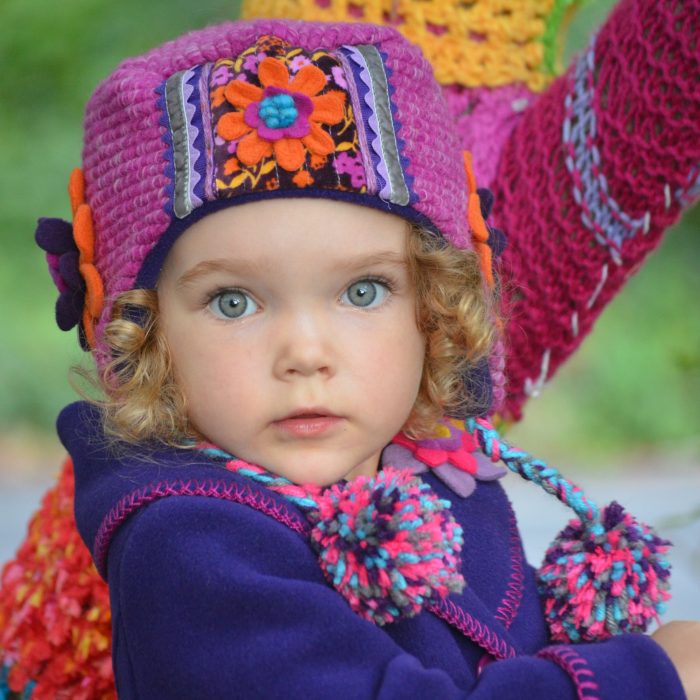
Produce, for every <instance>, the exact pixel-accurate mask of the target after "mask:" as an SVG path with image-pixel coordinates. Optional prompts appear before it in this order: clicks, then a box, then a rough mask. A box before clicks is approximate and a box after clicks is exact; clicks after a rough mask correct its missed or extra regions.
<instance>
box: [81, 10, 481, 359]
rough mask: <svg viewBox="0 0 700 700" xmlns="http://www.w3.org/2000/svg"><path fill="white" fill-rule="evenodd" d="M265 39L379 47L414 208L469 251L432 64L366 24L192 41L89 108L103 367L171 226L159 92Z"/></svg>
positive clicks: (460, 184)
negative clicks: (112, 335) (142, 273)
mask: <svg viewBox="0 0 700 700" xmlns="http://www.w3.org/2000/svg"><path fill="white" fill-rule="evenodd" d="M264 34H272V35H276V36H279V37H280V38H282V39H284V40H287V41H288V42H290V43H291V44H292V45H295V46H300V47H302V48H304V49H316V48H324V49H329V50H333V49H336V48H338V47H340V46H342V45H348V44H350V45H357V44H374V45H375V46H377V48H378V49H379V50H380V51H381V52H382V54H383V55H384V56H385V64H386V66H387V68H388V69H389V71H390V77H389V80H390V90H393V95H392V100H393V103H394V105H395V107H396V114H395V118H396V119H397V120H398V122H399V123H400V127H399V131H398V136H399V138H400V139H401V140H402V141H403V143H404V147H403V148H402V156H404V157H406V158H407V159H408V166H407V168H406V170H407V173H408V175H409V176H411V177H412V178H413V181H412V189H413V191H414V192H415V193H416V194H417V195H418V198H419V201H418V202H417V203H416V204H414V205H413V207H414V209H416V210H417V211H418V212H420V213H421V214H422V215H424V216H426V217H427V218H428V219H430V221H431V222H432V223H433V224H435V226H437V228H438V229H439V230H440V231H441V232H442V233H443V234H444V235H445V236H446V237H447V238H448V239H449V240H450V241H452V242H453V243H454V244H456V245H458V246H460V247H467V246H468V245H470V236H469V233H468V228H467V221H466V197H467V191H466V179H465V175H464V165H463V160H462V153H461V149H460V144H459V138H458V136H457V134H456V132H455V131H454V129H453V128H452V126H451V124H452V119H451V118H450V116H449V113H448V111H447V106H446V104H445V102H444V100H443V98H442V94H441V90H440V87H439V86H438V84H437V83H436V82H435V81H434V79H433V75H432V69H431V67H430V65H429V64H428V63H427V61H426V60H425V59H424V58H423V56H422V54H421V52H420V50H419V49H418V48H417V47H415V46H413V45H412V44H410V43H409V42H407V41H406V40H405V39H403V38H402V37H401V35H400V34H399V33H398V32H396V31H395V30H393V29H391V28H389V27H379V26H373V25H363V24H312V23H302V22H292V21H277V20H260V21H254V22H236V23H227V24H223V25H221V26H218V27H212V28H208V29H204V30H201V31H197V32H192V33H190V34H187V35H185V36H183V37H180V38H178V39H176V40H174V41H172V42H170V43H167V44H165V45H163V46H161V47H159V48H157V49H154V50H153V51H150V52H149V53H147V54H145V55H144V56H140V57H138V58H133V59H129V60H126V61H124V62H123V63H122V64H121V65H120V66H119V67H118V68H117V69H116V70H115V72H114V73H113V74H112V75H111V76H110V77H109V78H107V79H106V80H105V81H104V82H103V83H102V84H101V85H100V86H99V87H98V88H97V90H96V91H95V93H94V95H93V96H92V98H91V100H90V102H89V103H88V106H87V114H86V119H85V146H84V152H83V161H84V172H85V179H86V190H87V201H88V203H89V204H90V205H91V207H92V210H93V214H94V220H95V229H96V246H95V264H96V267H97V269H98V270H99V272H100V274H101V275H102V277H103V280H104V282H105V291H106V299H107V302H106V304H105V308H104V310H103V312H102V315H101V317H100V320H99V322H98V324H97V328H96V338H97V343H98V348H97V353H96V355H97V360H98V363H99V362H100V361H101V357H100V351H101V350H103V348H102V347H101V344H100V338H101V336H102V332H103V330H104V326H105V324H106V323H107V321H108V320H109V315H110V312H111V301H112V300H113V299H114V298H115V297H116V296H117V295H118V294H119V293H121V292H124V291H126V290H128V289H131V288H132V287H133V285H134V281H135V278H136V275H137V274H138V271H139V268H140V267H141V264H142V262H143V260H144V258H145V256H146V255H147V254H148V252H149V251H150V250H151V248H152V247H153V246H154V245H155V243H156V242H157V241H158V240H159V238H160V236H161V235H162V234H163V232H164V231H165V230H166V229H167V228H168V226H169V224H170V219H169V217H168V215H167V214H166V213H165V211H164V206H165V204H166V201H167V197H166V191H165V188H166V187H167V186H168V185H169V182H168V178H166V176H165V174H164V173H165V166H166V160H165V148H166V146H165V143H164V141H163V140H162V136H163V134H164V131H165V129H164V127H163V126H161V124H160V123H159V119H160V118H161V113H160V111H159V110H158V108H157V103H156V100H157V95H156V93H155V90H156V88H157V87H158V86H159V85H160V84H161V83H162V82H163V81H164V80H165V79H167V78H168V77H170V76H171V75H172V74H174V73H176V72H177V71H180V70H184V69H188V68H191V67H193V66H195V65H200V64H202V63H205V62H210V61H215V60H217V59H218V58H222V57H235V56H237V55H238V54H239V53H241V52H242V51H243V50H244V49H246V48H247V47H249V46H250V45H252V44H254V43H255V40H256V39H257V38H258V37H259V36H261V35H264Z"/></svg>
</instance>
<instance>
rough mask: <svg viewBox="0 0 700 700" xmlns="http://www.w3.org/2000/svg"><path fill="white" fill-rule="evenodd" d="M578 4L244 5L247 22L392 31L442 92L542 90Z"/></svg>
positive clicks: (341, 0) (479, 0)
mask: <svg viewBox="0 0 700 700" xmlns="http://www.w3.org/2000/svg"><path fill="white" fill-rule="evenodd" d="M577 2H578V0H243V3H242V12H241V16H242V17H243V18H246V19H252V18H254V17H279V18H285V19H303V20H318V21H324V22H343V21H361V22H373V23H375V24H393V25H395V26H397V28H398V29H399V30H400V31H401V32H402V33H403V34H404V35H405V36H406V37H407V38H408V39H410V40H411V41H413V42H414V43H416V44H418V45H419V46H420V47H421V48H422V50H423V53H424V54H425V55H426V57H427V58H428V60H429V61H430V62H431V63H432V65H433V69H434V70H435V75H436V77H437V80H438V81H439V82H440V83H441V84H442V85H449V84H453V83H456V84H459V85H464V86H466V87H485V86H488V87H498V86H501V85H508V84H510V83H515V82H520V83H524V84H525V85H527V86H528V87H529V88H530V89H531V90H536V91H540V90H543V89H544V88H545V87H546V86H547V84H548V83H549V82H550V80H551V79H552V77H554V74H555V70H556V67H557V66H556V63H557V58H558V56H557V53H558V51H557V41H558V39H559V35H560V33H561V29H562V27H563V26H564V25H565V23H566V21H567V20H568V19H569V15H570V14H571V13H570V10H572V9H573V7H574V6H575V5H576V4H577Z"/></svg>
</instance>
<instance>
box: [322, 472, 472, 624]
mask: <svg viewBox="0 0 700 700" xmlns="http://www.w3.org/2000/svg"><path fill="white" fill-rule="evenodd" d="M318 501H319V508H318V510H317V511H314V512H313V514H310V515H311V518H312V522H313V524H314V527H313V529H312V532H311V542H312V545H313V546H314V549H315V550H316V552H317V553H318V555H319V562H320V565H321V568H322V569H323V571H324V573H325V574H326V576H327V578H328V579H329V580H330V581H331V582H332V583H333V586H334V587H335V588H336V589H337V590H338V592H339V593H341V594H342V595H343V596H344V597H345V599H346V600H347V601H348V602H349V603H350V607H351V608H352V609H353V610H354V611H355V612H356V613H357V614H358V615H360V616H361V617H363V618H365V619H366V620H370V621H372V622H374V623H376V624H377V625H384V624H387V623H389V622H394V621H395V620H399V619H402V618H407V617H413V616H414V615H417V614H418V613H419V612H420V611H421V609H422V607H423V606H424V605H426V604H429V603H436V602H437V601H438V600H439V599H440V598H445V597H446V596H447V595H449V593H450V592H451V591H461V590H462V589H463V588H464V579H463V577H462V575H461V574H460V573H459V571H460V560H459V552H460V551H461V549H462V544H463V543H464V540H463V537H462V528H461V527H460V526H459V525H458V524H457V523H456V521H455V519H454V518H453V516H452V514H451V513H450V511H449V510H448V509H449V507H450V505H451V504H450V502H449V501H446V500H443V499H440V498H439V497H438V496H437V495H436V494H435V493H434V492H433V491H432V490H431V489H430V486H429V485H428V484H426V483H424V482H423V481H421V480H420V479H417V478H415V477H414V476H413V474H412V473H411V472H408V471H404V470H397V469H393V468H391V467H387V468H385V469H384V470H383V471H381V472H379V474H377V476H375V477H371V478H370V477H365V476H360V477H357V478H356V479H354V480H352V481H350V482H348V483H347V484H343V485H338V484H336V485H334V486H332V487H331V488H329V489H327V490H326V491H325V492H324V493H323V495H322V496H321V497H320V498H319V499H318Z"/></svg>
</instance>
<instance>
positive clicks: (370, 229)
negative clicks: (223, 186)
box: [165, 198, 409, 272]
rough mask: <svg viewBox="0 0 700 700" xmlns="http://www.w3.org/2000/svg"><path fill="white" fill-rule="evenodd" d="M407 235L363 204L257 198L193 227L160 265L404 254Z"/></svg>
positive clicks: (396, 221) (400, 222)
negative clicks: (227, 259)
mask: <svg viewBox="0 0 700 700" xmlns="http://www.w3.org/2000/svg"><path fill="white" fill-rule="evenodd" d="M408 231H409V224H408V222H407V221H405V220H404V219H402V218H400V217H398V216H394V215H393V214H388V213H386V212H384V211H380V210H377V209H372V208H370V207H366V206H360V205H356V204H350V203H347V202H340V201H335V200H327V199H315V198H304V199H300V198H289V199H270V200H261V201H256V202H248V203H245V204H239V205H235V206H231V207H228V208H226V209H223V210H220V211H218V212H216V213H214V214H210V215H209V216H207V217H205V218H203V219H200V220H199V221H197V222H196V223H194V224H193V225H192V226H190V227H189V228H188V229H187V230H186V231H185V232H184V233H183V234H182V235H181V236H180V238H179V239H178V241H177V242H176V243H175V245H174V246H173V247H172V249H171V250H170V252H169V254H168V257H167V259H166V264H165V267H166V269H167V268H173V267H174V268H177V269H178V270H180V269H182V268H184V267H189V266H191V265H195V264H197V263H198V262H201V261H204V260H207V259H209V258H211V257H212V256H214V255H215V256H216V257H222V256H223V257H231V258H244V259H260V258H264V259H266V260H269V261H271V262H274V263H275V264H277V265H284V264H285V261H287V260H291V259H292V258H294V259H297V260H298V259H299V258H300V257H302V258H303V257H305V258H308V259H309V262H310V263H312V264H321V263H322V261H323V260H337V259H343V258H346V257H353V256H358V255H362V256H371V255H372V254H374V253H376V254H377V255H380V254H383V253H384V254H385V253H388V252H396V253H401V254H403V253H404V251H405V246H406V237H407V235H408ZM309 272H312V269H309Z"/></svg>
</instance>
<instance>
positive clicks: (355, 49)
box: [37, 20, 490, 364]
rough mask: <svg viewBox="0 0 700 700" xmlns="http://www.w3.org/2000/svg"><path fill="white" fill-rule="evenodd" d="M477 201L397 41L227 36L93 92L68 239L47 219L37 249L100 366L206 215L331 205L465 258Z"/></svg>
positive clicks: (430, 83) (413, 62) (310, 34)
mask: <svg viewBox="0 0 700 700" xmlns="http://www.w3.org/2000/svg"><path fill="white" fill-rule="evenodd" d="M474 189H475V188H474V185H473V182H472V179H471V178H470V182H469V183H468V182H467V177H465V161H464V157H463V152H462V150H461V146H460V142H459V139H458V136H457V134H456V131H455V130H454V126H453V122H452V119H451V118H450V116H449V113H448V110H447V106H446V104H445V102H444V100H443V97H442V93H441V91H440V88H439V86H438V84H437V83H436V82H435V80H434V78H433V74H432V69H431V67H430V65H429V64H428V62H427V61H426V60H425V58H424V57H423V56H422V54H421V52H420V50H419V49H418V48H417V47H415V46H413V45H412V44H410V43H409V42H408V41H407V40H406V39H404V38H403V37H402V36H401V35H400V34H399V33H398V32H397V31H395V30H394V29H392V28H390V27H382V26H374V25H369V24H357V23H352V24H322V23H309V22H297V21H282V20H258V21H252V22H230V23H227V24H222V25H220V26H217V27H211V28H208V29H204V30H201V31H197V32H192V33H190V34H187V35H185V36H182V37H180V38H179V39H176V40H174V41H172V42H169V43H167V44H165V45H163V46H162V47H160V48H156V49H154V50H152V51H150V52H148V53H147V54H145V55H143V56H140V57H137V58H132V59H128V60H126V61H124V62H123V63H122V64H121V65H120V66H119V67H118V68H117V69H116V70H115V71H114V73H112V75H110V76H109V77H108V78H107V79H106V80H105V81H104V82H103V83H101V84H100V85H99V86H98V88H97V89H96V91H95V93H94V95H93V96H92V98H91V99H90V101H89V103H88V106H87V112H86V117H85V144H84V150H83V170H82V173H81V171H76V172H74V174H73V176H72V179H71V186H70V193H71V202H72V206H73V212H74V222H73V226H72V227H71V225H70V224H67V223H66V222H62V221H60V220H57V219H42V220H41V221H40V224H39V228H38V230H37V241H38V243H39V245H40V246H41V247H42V248H44V249H45V250H46V251H47V252H48V258H49V266H50V269H51V271H52V275H53V277H54V280H55V281H56V284H57V286H58V287H59V291H61V298H60V299H59V302H58V304H57V320H58V322H59V325H60V326H61V327H62V328H64V329H65V328H70V327H73V326H74V325H76V324H77V325H78V326H79V328H80V329H81V339H82V341H83V345H84V346H87V347H90V348H92V349H93V350H94V351H95V355H96V359H97V362H98V364H102V363H103V362H104V360H105V359H107V358H106V354H105V353H106V350H105V347H104V345H103V343H102V334H103V331H104V327H105V325H106V324H107V323H108V322H109V320H110V313H111V306H112V303H113V301H114V299H115V298H116V297H117V296H118V295H119V294H120V293H122V292H125V291H127V290H131V289H134V288H153V287H154V286H155V284H156V282H157V279H158V275H159V273H160V270H161V267H162V265H163V262H164V260H165V257H166V255H167V253H168V251H169V249H170V247H171V246H172V245H173V243H174V241H175V240H176V239H177V237H178V236H179V235H180V233H182V232H183V231H184V230H185V229H186V228H187V227H188V226H190V225H191V224H192V223H194V221H196V220H197V219H199V218H201V217H202V216H204V215H206V214H207V213H211V212H212V211H215V210H217V209H219V208H221V207H224V206H228V205H230V204H235V203H239V202H246V201H251V200H256V199H260V198H268V197H275V196H282V197H302V196H311V197H331V198H335V199H342V200H346V201H350V202H354V203H358V204H362V205H366V206H371V207H377V208H380V209H383V210H386V211H389V212H392V213H394V214H397V215H400V216H402V217H404V218H406V219H408V220H412V221H416V222H419V223H421V224H424V225H425V226H427V227H428V228H430V229H431V230H434V231H435V232H436V235H441V236H443V237H444V238H445V239H446V240H447V241H449V242H450V243H452V244H453V245H456V246H458V247H461V248H467V247H470V246H471V245H472V242H471V241H472V231H471V230H470V226H469V224H468V202H469V196H470V195H469V191H470V190H471V191H472V195H473V196H474V197H477V205H478V195H476V194H475V192H474ZM472 204H473V202H472ZM472 204H469V207H470V208H471V209H473V206H472ZM477 209H478V206H477ZM472 213H473V212H472ZM470 220H471V221H472V229H473V228H474V220H473V217H471V216H470ZM481 224H482V226H483V220H482V221H481ZM482 238H483V235H482ZM489 261H490V259H489ZM489 267H490V264H489ZM78 271H79V272H80V274H78Z"/></svg>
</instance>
